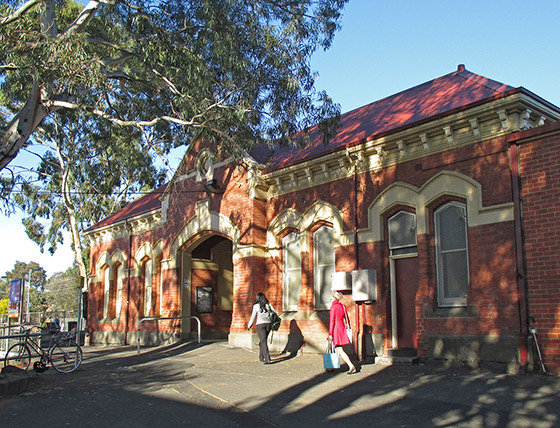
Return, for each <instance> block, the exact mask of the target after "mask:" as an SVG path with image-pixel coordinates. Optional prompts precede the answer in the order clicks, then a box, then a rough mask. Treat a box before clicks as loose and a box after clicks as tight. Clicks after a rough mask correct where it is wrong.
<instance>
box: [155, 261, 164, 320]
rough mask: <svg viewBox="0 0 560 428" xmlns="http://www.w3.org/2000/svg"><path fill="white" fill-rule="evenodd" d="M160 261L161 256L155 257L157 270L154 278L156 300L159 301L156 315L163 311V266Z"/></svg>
mask: <svg viewBox="0 0 560 428" xmlns="http://www.w3.org/2000/svg"><path fill="white" fill-rule="evenodd" d="M161 261H162V257H161V256H160V257H158V258H157V272H156V278H157V281H158V285H157V290H158V292H157V296H158V298H157V302H159V305H158V308H157V314H156V315H161V314H162V313H163V266H162V262H161Z"/></svg>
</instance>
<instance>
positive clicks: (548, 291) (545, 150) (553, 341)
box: [519, 132, 560, 374]
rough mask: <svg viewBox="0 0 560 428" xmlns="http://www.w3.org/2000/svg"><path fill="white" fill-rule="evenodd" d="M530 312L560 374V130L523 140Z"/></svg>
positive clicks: (551, 368) (547, 362)
mask: <svg viewBox="0 0 560 428" xmlns="http://www.w3.org/2000/svg"><path fill="white" fill-rule="evenodd" d="M519 167H520V175H521V198H522V207H523V227H524V232H525V257H526V269H527V290H528V301H529V315H532V316H533V317H534V318H535V320H536V328H537V337H538V341H539V345H540V348H541V352H542V357H543V360H544V363H545V365H546V367H547V369H548V370H549V371H551V372H554V373H557V374H560V134H559V133H558V132H556V134H555V135H554V134H553V135H552V136H548V137H545V138H541V139H538V140H533V141H529V142H527V143H523V144H521V145H520V146H519Z"/></svg>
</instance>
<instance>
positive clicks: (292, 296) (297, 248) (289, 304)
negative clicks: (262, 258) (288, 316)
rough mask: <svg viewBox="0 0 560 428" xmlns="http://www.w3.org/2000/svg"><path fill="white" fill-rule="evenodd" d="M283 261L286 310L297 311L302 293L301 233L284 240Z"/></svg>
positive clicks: (284, 303) (293, 234) (290, 234)
mask: <svg viewBox="0 0 560 428" xmlns="http://www.w3.org/2000/svg"><path fill="white" fill-rule="evenodd" d="M282 259H283V263H284V279H283V296H284V297H283V305H284V310H285V311H297V306H298V301H299V295H300V292H301V244H300V235H299V233H296V232H292V233H289V234H288V235H286V236H285V237H284V238H283V239H282Z"/></svg>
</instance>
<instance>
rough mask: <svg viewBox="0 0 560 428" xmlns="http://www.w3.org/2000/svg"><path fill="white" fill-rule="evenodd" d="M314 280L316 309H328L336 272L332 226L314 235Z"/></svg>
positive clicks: (321, 229)
mask: <svg viewBox="0 0 560 428" xmlns="http://www.w3.org/2000/svg"><path fill="white" fill-rule="evenodd" d="M313 259H314V264H313V274H314V275H313V278H314V291H315V293H314V294H315V308H316V309H328V307H329V303H330V296H331V290H332V274H333V272H334V233H333V228H332V227H330V226H321V227H320V228H319V229H317V230H316V231H315V233H314V234H313Z"/></svg>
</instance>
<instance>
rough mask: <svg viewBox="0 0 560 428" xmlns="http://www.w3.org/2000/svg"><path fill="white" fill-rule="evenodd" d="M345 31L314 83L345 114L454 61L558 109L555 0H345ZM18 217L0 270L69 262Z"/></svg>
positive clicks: (60, 266) (2, 227) (6, 227)
mask: <svg viewBox="0 0 560 428" xmlns="http://www.w3.org/2000/svg"><path fill="white" fill-rule="evenodd" d="M343 13H344V16H343V19H342V30H341V31H340V32H339V33H338V34H337V35H336V37H335V40H334V43H333V46H332V47H331V49H330V50H329V51H327V52H319V53H317V54H316V55H315V57H314V59H313V61H312V64H311V67H312V69H313V70H315V71H317V72H318V73H319V78H318V79H317V81H316V83H317V87H318V88H319V89H324V90H326V91H327V92H328V93H329V94H330V95H331V97H333V98H334V100H335V101H336V102H338V103H339V104H340V105H341V108H342V112H347V111H350V110H352V109H355V108H358V107H361V106H363V105H365V104H369V103H371V102H373V101H376V100H379V99H381V98H384V97H386V96H389V95H392V94H394V93H397V92H400V91H403V90H405V89H408V88H410V87H413V86H416V85H419V84H421V83H424V82H426V81H428V80H431V79H434V78H436V77H439V76H442V75H445V74H448V73H451V72H453V71H455V70H456V69H457V66H458V65H459V64H464V65H465V67H466V68H467V70H469V71H471V72H473V73H477V74H481V75H483V76H485V77H488V78H491V79H494V80H497V81H500V82H502V83H505V84H508V85H511V86H514V87H518V86H523V87H524V88H526V89H528V90H530V91H532V92H534V93H536V94H537V95H539V96H541V97H542V98H544V99H546V100H548V101H550V102H551V103H553V104H555V105H557V106H560V24H559V17H560V1H558V0H535V1H533V2H528V1H527V0H524V1H520V0H507V1H506V0H468V1H466V0H463V1H457V0H423V1H419V0H400V1H398V0H385V1H380V0H350V2H349V4H348V5H347V6H346V8H345V10H344V12H343ZM19 221H20V220H19V219H18V218H17V217H12V218H10V219H7V218H5V217H2V221H1V224H0V233H1V236H2V237H3V241H4V242H3V245H2V246H0V273H1V274H4V272H6V271H8V270H11V269H12V267H13V265H14V263H15V261H16V260H20V261H24V262H30V261H36V262H38V263H39V264H41V265H42V266H43V267H44V268H45V269H46V270H47V274H48V275H49V276H50V275H52V274H53V273H55V272H57V271H62V270H65V269H66V268H67V267H69V266H70V265H71V263H72V254H71V251H70V250H69V248H68V246H65V247H64V248H62V249H61V250H59V251H58V252H57V253H56V254H55V256H54V257H51V256H50V255H49V254H40V253H39V251H38V248H37V246H36V245H35V244H33V243H32V242H31V241H30V240H29V239H28V238H27V236H26V235H25V232H24V230H23V227H22V226H20V225H19Z"/></svg>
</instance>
